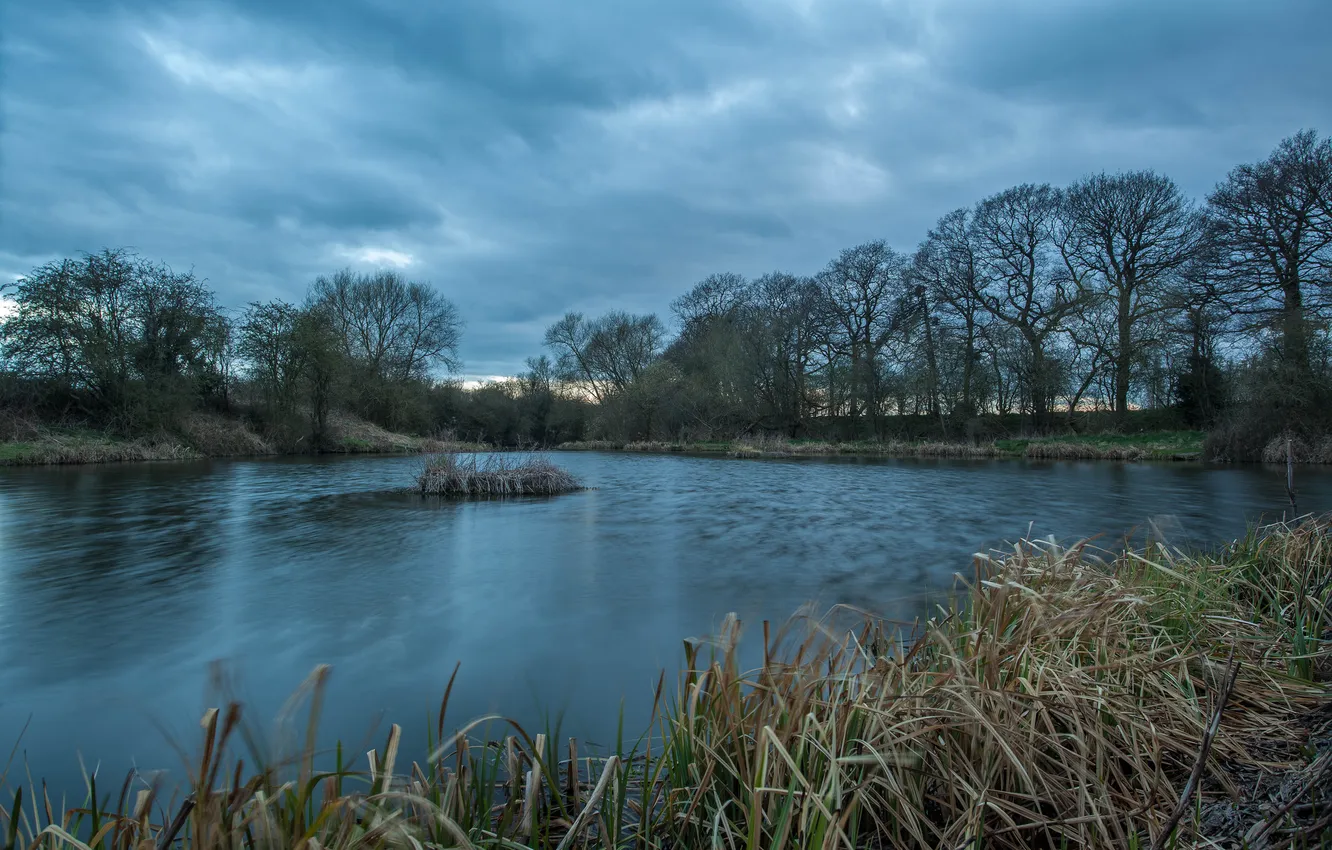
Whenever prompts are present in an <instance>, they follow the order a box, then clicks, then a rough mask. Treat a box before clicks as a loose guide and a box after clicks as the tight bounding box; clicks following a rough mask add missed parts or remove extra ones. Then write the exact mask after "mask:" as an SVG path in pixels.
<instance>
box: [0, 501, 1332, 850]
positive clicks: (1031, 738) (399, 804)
mask: <svg viewBox="0 0 1332 850" xmlns="http://www.w3.org/2000/svg"><path fill="white" fill-rule="evenodd" d="M1329 587H1332V517H1321V518H1315V517H1306V518H1304V519H1302V520H1300V521H1298V522H1297V523H1294V524H1290V525H1273V526H1267V527H1265V528H1262V529H1254V530H1252V531H1251V532H1250V533H1249V534H1248V535H1246V536H1245V537H1242V538H1240V539H1237V540H1234V541H1230V542H1227V543H1221V544H1219V545H1218V546H1217V548H1215V549H1213V550H1211V551H1207V552H1196V553H1193V554H1185V553H1182V552H1172V551H1168V550H1167V549H1166V548H1165V547H1163V546H1160V545H1156V544H1150V543H1149V544H1147V545H1146V546H1145V547H1143V548H1134V549H1128V548H1126V549H1112V550H1097V549H1095V548H1094V547H1092V546H1091V545H1089V544H1088V543H1087V542H1085V541H1084V542H1082V543H1078V544H1075V545H1072V546H1060V545H1058V544H1056V543H1055V542H1053V541H1020V542H1018V543H1017V544H1016V545H1015V546H1013V547H1010V548H1009V549H1007V550H1005V552H1001V553H995V554H993V555H988V556H987V555H977V556H976V557H975V560H974V561H973V574H972V577H970V578H967V579H965V580H964V582H963V584H962V586H961V587H959V588H957V592H956V593H955V594H953V595H952V596H950V601H947V602H944V603H942V604H941V606H940V608H939V609H938V613H937V614H936V615H935V616H933V617H931V618H930V619H929V620H927V621H925V622H917V623H916V624H915V625H914V626H907V627H906V628H905V631H903V630H902V629H901V627H899V626H898V625H894V624H889V623H885V622H883V621H881V620H878V619H876V618H873V617H870V616H868V615H861V614H858V613H856V612H853V611H849V610H847V609H833V611H831V612H829V613H828V614H826V615H823V616H815V615H813V614H810V613H808V612H806V613H804V614H801V613H798V614H797V615H796V616H795V617H793V618H792V620H790V621H789V622H788V623H787V624H786V625H785V626H780V627H777V628H772V629H770V626H769V624H768V623H767V622H764V623H762V624H757V623H751V624H749V626H750V628H749V631H748V632H747V633H746V634H747V636H746V637H745V638H744V640H743V641H742V640H741V623H740V621H739V620H738V619H737V618H736V617H735V615H733V614H732V615H728V616H727V617H726V619H725V620H724V621H723V622H722V624H721V626H720V629H719V630H718V632H717V634H715V635H713V636H712V637H710V638H706V639H691V640H687V641H686V642H685V649H684V663H683V664H682V665H681V667H680V668H679V670H678V673H679V678H678V680H677V679H672V678H669V677H668V676H667V675H666V674H665V673H663V675H662V678H661V680H660V683H659V684H658V686H657V691H656V694H657V696H656V701H655V704H654V708H653V711H652V718H651V720H650V722H649V724H648V728H647V730H646V731H645V732H644V734H643V736H642V737H638V738H635V737H634V736H633V735H632V734H631V735H630V737H628V738H624V739H623V742H622V743H619V744H616V745H615V747H613V748H610V749H603V748H596V749H590V748H589V747H588V746H587V745H586V744H585V743H582V742H576V741H573V740H568V741H565V740H557V739H555V738H554V737H553V736H552V735H551V734H550V733H551V732H552V730H550V729H549V728H547V729H546V730H545V734H535V735H529V734H528V733H527V732H526V731H524V730H523V729H522V728H521V727H519V726H517V725H513V726H510V727H508V728H507V729H506V730H505V731H504V732H501V733H499V737H498V738H495V737H492V736H491V733H490V731H489V730H487V729H486V728H483V727H482V726H480V725H478V724H480V723H481V721H482V720H485V719H487V718H481V719H479V720H478V719H473V718H467V717H448V718H447V719H446V715H447V707H448V694H449V692H451V690H452V687H453V683H452V679H451V680H450V683H449V686H448V688H447V689H446V690H445V694H444V700H443V703H442V704H441V706H440V709H439V712H438V716H437V718H436V717H431V718H429V720H428V722H427V727H428V729H427V732H426V735H425V738H426V741H425V743H426V745H427V746H426V751H427V752H428V753H429V754H430V755H429V757H428V758H425V759H424V760H423V761H419V762H418V761H413V759H414V758H416V756H415V753H416V750H417V747H416V746H415V745H414V744H407V743H404V739H403V729H402V727H400V726H398V725H396V724H394V725H393V726H392V727H391V729H390V731H389V734H388V737H387V740H386V741H385V742H384V746H383V747H382V748H380V747H376V748H375V749H374V750H373V751H372V752H370V753H368V754H366V756H364V757H362V758H361V759H360V760H357V759H356V758H355V756H354V755H352V754H351V753H348V754H347V755H346V756H344V753H343V750H342V748H341V745H339V746H338V748H337V750H336V760H337V764H336V769H335V770H332V771H325V769H324V767H323V765H324V763H325V762H329V761H331V760H332V759H333V757H334V753H331V752H325V751H322V750H320V751H316V750H315V748H314V741H315V725H316V724H317V718H318V716H319V714H320V706H321V701H322V699H323V693H324V686H325V682H326V681H327V676H328V673H329V668H328V667H326V666H322V665H321V666H319V667H317V668H316V669H315V671H314V672H313V673H312V675H311V676H310V677H309V679H307V681H306V683H305V684H304V685H302V686H301V689H300V691H298V695H299V703H300V704H298V703H297V702H293V703H291V708H292V709H293V711H294V713H293V714H291V715H288V716H289V717H292V718H297V717H299V716H308V717H309V718H310V720H309V722H308V724H306V725H305V728H304V729H303V730H302V729H301V726H302V723H303V722H302V721H300V720H298V719H294V720H293V723H294V724H295V725H294V726H293V727H292V728H291V731H293V732H296V733H298V734H296V735H295V736H294V737H292V738H291V740H292V741H293V744H292V747H293V749H292V751H290V752H288V751H286V750H284V751H283V752H279V753H274V754H272V755H274V756H277V758H276V759H275V760H264V759H262V758H260V759H258V760H256V758H255V754H253V753H249V752H246V751H245V747H244V746H243V745H242V742H241V739H242V738H244V737H245V735H246V732H245V730H246V729H247V728H248V724H247V721H246V720H245V719H244V718H243V714H242V708H241V706H240V704H239V703H232V704H231V705H229V706H222V707H220V708H215V709H210V710H209V711H208V712H207V713H206V714H205V715H204V718H203V722H202V731H203V735H202V739H203V740H202V742H201V745H200V744H196V752H202V756H201V757H200V758H201V762H200V763H198V764H196V765H194V767H193V768H191V770H190V774H191V780H192V781H193V782H194V785H193V787H189V786H187V787H188V788H189V790H190V791H191V792H192V793H190V794H189V796H188V797H187V798H186V799H185V800H182V799H180V798H179V797H176V798H173V799H171V800H166V799H156V800H154V798H153V794H154V791H153V790H144V791H142V792H140V796H139V797H138V799H133V798H130V799H126V798H124V797H123V796H122V799H121V802H120V803H119V804H118V807H117V804H114V803H111V802H110V800H108V803H107V804H105V805H104V806H99V807H98V809H99V811H98V812H97V813H95V814H93V813H90V812H89V810H88V808H86V807H79V804H78V802H77V800H76V801H75V802H73V803H71V804H70V806H69V808H67V809H65V810H63V811H62V810H61V809H52V808H51V807H49V806H47V807H46V809H45V811H43V810H42V808H41V807H39V806H36V805H34V806H32V807H31V808H32V811H31V814H28V813H27V812H26V811H25V814H24V816H23V818H22V820H21V821H12V820H11V821H9V822H8V823H6V820H7V815H8V813H7V812H6V811H5V810H4V809H3V808H0V832H5V831H8V832H9V834H10V835H13V834H14V832H15V831H16V832H17V833H18V834H19V835H20V836H21V837H22V839H23V846H35V843H36V841H37V840H38V839H39V837H44V839H45V840H44V841H43V842H42V844H43V846H49V847H60V848H73V847H76V846H78V845H77V844H75V843H74V841H73V839H74V838H75V837H86V836H87V835H89V834H91V833H96V832H98V830H99V824H101V827H100V828H102V829H106V830H108V833H106V835H109V834H110V831H114V832H115V838H114V839H113V840H112V841H111V843H110V844H109V845H107V846H115V847H120V846H138V845H139V844H141V843H143V842H146V841H150V840H151V841H153V842H154V843H155V845H156V846H159V847H160V846H170V845H171V843H172V842H171V839H172V838H174V837H177V836H179V835H185V836H189V837H190V838H189V839H188V840H187V841H186V843H185V844H184V845H183V846H184V847H186V848H190V847H195V846H196V844H195V842H196V841H197V837H198V836H200V835H207V836H210V837H211V838H214V839H218V840H225V842H224V843H232V842H233V840H234V842H235V843H240V842H241V841H242V839H243V838H246V837H249V836H252V835H253V833H254V831H256V830H257V831H259V833H258V834H257V835H254V836H253V837H257V838H258V839H260V841H259V843H258V844H257V845H256V846H303V845H304V844H306V843H308V844H309V846H315V841H317V842H318V846H322V847H325V848H330V850H342V848H351V847H353V846H362V844H361V843H362V842H365V841H366V840H367V839H368V838H370V837H373V838H374V839H376V840H377V842H382V843H381V844H380V846H432V847H469V846H473V847H474V846H498V845H496V841H495V839H496V838H503V839H505V841H504V842H501V843H502V844H503V845H504V846H514V847H554V846H559V847H568V846H585V847H588V848H590V850H599V849H600V850H610V848H613V847H623V846H647V847H696V846H709V845H713V844H716V843H720V844H721V845H722V846H736V847H759V846H761V847H809V846H827V843H828V842H829V841H831V837H832V836H834V835H835V836H836V837H837V841H835V842H833V843H835V844H836V845H837V846H845V847H852V848H861V847H864V848H872V847H884V846H901V847H933V846H949V847H955V846H968V845H970V844H973V843H975V844H980V843H983V844H984V846H986V847H989V848H998V850H1017V848H1022V847H1029V846H1046V845H1047V844H1048V845H1049V846H1056V847H1057V846H1078V847H1089V848H1094V849H1095V850H1100V848H1105V850H1109V848H1112V847H1115V848H1118V847H1127V846H1140V847H1147V846H1177V847H1203V846H1230V844H1229V843H1225V844H1217V843H1210V842H1233V841H1238V840H1241V839H1243V838H1245V837H1247V838H1248V839H1250V840H1249V841H1248V842H1247V843H1246V844H1245V846H1259V843H1258V842H1256V841H1255V840H1254V838H1255V836H1257V837H1260V838H1261V837H1263V836H1268V837H1270V838H1272V839H1278V838H1279V839H1291V840H1292V841H1293V837H1294V836H1297V835H1302V836H1304V837H1305V838H1306V839H1309V840H1310V842H1311V844H1310V846H1322V845H1321V844H1320V843H1319V841H1320V839H1325V838H1327V837H1328V835H1329V831H1330V830H1332V822H1330V821H1329V819H1328V818H1327V817H1326V816H1325V815H1326V804H1327V802H1328V798H1329V796H1332V774H1330V773H1329V770H1328V765H1329V764H1332V736H1329V734H1328V730H1329V709H1332V691H1330V690H1329V684H1328V683H1329V680H1330V679H1332V642H1329V640H1328V638H1327V635H1328V633H1329V632H1328V630H1327V629H1326V628H1325V627H1326V626H1328V625H1329V623H1328V617H1329V615H1328V613H1327V610H1328V606H1327V596H1328V594H1329V590H1328V588H1329ZM760 625H761V629H760V628H758V627H759V626H760ZM755 640H761V641H762V646H763V660H762V663H761V666H760V667H759V668H758V669H756V670H752V671H742V669H741V668H740V662H739V653H738V649H737V648H738V646H739V645H740V644H741V643H744V644H745V645H749V644H750V643H752V642H753V641H755ZM455 676H456V670H455ZM302 704H303V705H302ZM307 713H308V714H307ZM487 717H488V718H489V719H490V720H493V721H497V722H498V723H499V724H500V725H507V723H506V721H504V719H503V716H502V715H499V714H496V715H488V716H487ZM302 731H303V732H304V733H305V734H303V735H302V734H299V733H300V732H302ZM634 731H636V730H634ZM554 732H555V734H556V735H557V734H558V728H556V730H554ZM409 734H411V733H409ZM302 739H303V740H304V741H305V742H306V743H305V744H304V745H302V744H300V743H299V742H300V741H301V740H302ZM408 740H411V739H408ZM635 741H636V743H635ZM580 747H581V749H580ZM359 753H360V751H357V752H356V754H357V755H359ZM92 757H93V758H95V754H92ZM242 760H243V763H242ZM25 767H26V766H25ZM111 774H112V775H111V776H109V777H108V778H107V779H106V780H104V781H102V782H100V783H99V784H103V793H105V788H106V787H107V786H113V785H115V784H116V778H117V777H116V775H115V774H114V771H111ZM28 775H31V776H32V779H31V780H29V781H30V782H33V783H35V782H37V781H39V780H40V776H41V773H40V766H33V767H31V768H28V769H27V772H26V773H25V777H26V776H28ZM132 775H133V774H131V776H132ZM201 777H208V778H206V779H200V778H201ZM94 779H96V776H95V775H94ZM11 781H12V782H13V783H16V784H20V785H24V790H25V792H26V793H30V794H32V798H31V799H33V800H37V799H42V798H43V797H42V796H38V794H39V793H42V794H43V796H44V792H41V791H39V786H37V785H35V784H34V785H32V786H31V788H30V789H29V787H28V786H27V785H26V784H25V783H24V780H22V779H18V778H17V777H15V776H14V775H13V774H11ZM0 791H2V792H3V793H0V799H5V800H8V799H11V798H15V795H14V794H13V791H14V788H13V787H12V786H9V787H6V783H5V782H3V781H2V780H0ZM88 791H89V792H90V794H91V795H92V796H94V797H96V796H97V793H98V792H97V789H96V786H95V785H93V786H91V787H90V788H89V789H88ZM143 795H147V797H146V799H145V798H144V796H143ZM1302 798H1303V799H1305V800H1306V801H1307V802H1309V803H1311V805H1306V806H1299V807H1296V805H1295V804H1296V803H1297V802H1299V801H1300V800H1301V799H1302ZM29 799H30V798H28V797H27V796H24V797H23V800H24V802H28V800H29ZM110 799H114V798H110ZM1032 799H1038V800H1041V802H1042V805H1041V806H1040V807H1039V808H1037V807H1032V806H1030V805H1028V804H1027V801H1029V800H1032ZM1089 813H1090V814H1089ZM182 829H183V830H184V832H181V830H182ZM1172 834H1173V835H1174V837H1175V838H1176V839H1177V841H1178V843H1168V839H1170V837H1171V836H1172ZM103 837H105V835H103ZM982 838H983V842H982ZM122 839H123V840H122ZM714 839H716V840H715V841H714ZM211 843H213V842H210V846H211ZM91 845H92V846H99V847H100V846H103V845H102V843H101V842H100V841H95V842H92V843H91ZM1277 846H1286V845H1285V843H1284V841H1281V842H1280V843H1279V844H1278V845H1277ZM1292 846H1293V845H1292Z"/></svg>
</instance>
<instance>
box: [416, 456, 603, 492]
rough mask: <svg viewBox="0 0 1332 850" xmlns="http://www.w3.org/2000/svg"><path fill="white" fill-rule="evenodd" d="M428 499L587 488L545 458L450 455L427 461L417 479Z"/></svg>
mask: <svg viewBox="0 0 1332 850" xmlns="http://www.w3.org/2000/svg"><path fill="white" fill-rule="evenodd" d="M417 489H419V490H420V492H421V493H422V495H426V496H450V497H455V498H472V499H475V498H483V499H484V498H502V497H506V496H554V495H557V494H559V493H569V492H573V491H575V490H581V489H583V486H582V484H581V483H579V481H578V479H577V478H575V477H574V476H573V475H572V474H570V473H569V472H567V471H566V470H564V469H561V468H560V467H558V466H556V465H555V464H553V463H551V462H550V461H548V460H546V459H545V458H542V457H535V456H514V455H495V454H487V455H477V454H470V455H462V454H458V453H448V454H442V455H437V456H435V457H432V458H431V459H430V460H429V461H427V463H426V466H425V469H423V470H422V471H421V475H420V476H419V477H418V479H417Z"/></svg>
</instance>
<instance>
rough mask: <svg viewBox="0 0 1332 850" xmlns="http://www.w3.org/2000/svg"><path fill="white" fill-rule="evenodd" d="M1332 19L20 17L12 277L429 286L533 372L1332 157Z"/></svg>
mask: <svg viewBox="0 0 1332 850" xmlns="http://www.w3.org/2000/svg"><path fill="white" fill-rule="evenodd" d="M1329 33H1332V2H1328V0H1253V2H1226V0H1197V1H1196V2H1193V1H1192V0H1122V2H1097V0H1026V1H1025V2H1022V0H1019V2H1003V3H1000V2H992V0H917V2H878V1H877V0H666V1H665V2H653V3H647V2H631V0H559V1H558V2H556V0H487V1H486V2H482V0H476V2H473V0H429V2H427V0H363V2H352V1H351V0H327V2H310V3H308V4H306V3H302V4H294V3H282V2H280V1H275V2H268V1H267V0H240V2H199V3H179V4H177V3H133V2H129V3H123V4H111V3H105V2H82V3H81V2H71V0H42V2H40V3H38V2H22V0H19V2H12V3H5V4H3V5H0V62H3V65H2V66H0V74H2V76H0V115H2V116H3V125H0V157H2V159H0V278H2V279H3V280H12V279H13V278H14V277H16V276H17V275H20V274H22V273H24V272H26V271H28V270H30V269H31V268H32V267H33V266H35V265H38V264H40V263H43V262H46V261H47V260H50V259H53V258H56V257H59V256H69V255H76V254H78V253H79V252H82V251H95V250H97V249H99V248H101V247H103V246H108V247H117V246H131V247H133V248H135V249H136V250H138V251H139V252H140V253H142V254H144V255H145V256H148V257H150V258H153V259H161V260H165V261H167V262H169V263H170V264H172V265H173V266H174V267H176V268H178V269H179V268H189V267H193V268H194V269H195V271H196V273H198V274H199V275H200V276H201V277H204V278H206V279H207V280H208V281H209V282H210V284H211V285H212V287H213V288H214V289H215V290H216V292H217V293H218V297H219V299H220V300H221V301H222V302H223V303H224V304H225V305H227V306H228V307H234V308H240V307H241V306H243V305H244V304H245V303H246V302H248V301H252V300H262V299H269V298H275V297H281V298H287V299H290V300H299V299H300V298H301V297H302V296H303V294H304V291H305V288H306V286H307V285H308V283H309V282H310V280H311V279H312V278H313V277H314V276H315V275H317V274H320V273H323V272H329V271H332V270H334V269H337V268H339V267H342V266H344V265H351V266H353V267H357V268H364V269H373V268H376V267H386V266H388V267H398V268H401V269H402V270H403V271H404V272H406V273H407V274H408V275H409V276H411V277H413V278H416V279H421V280H428V281H430V282H432V283H433V284H434V285H435V286H437V287H438V288H439V289H440V290H442V291H443V292H444V293H445V294H446V295H447V296H448V297H450V298H452V299H453V300H454V301H455V302H457V304H458V305H459V307H460V308H461V310H462V312H463V314H464V316H465V317H466V319H467V329H466V332H465V335H464V341H463V346H462V352H461V353H462V357H463V360H464V364H465V365H464V373H465V374H467V375H470V376H482V375H503V374H513V373H514V372H515V371H516V370H518V369H520V368H521V364H522V361H523V359H524V358H525V357H526V356H528V355H532V354H537V353H539V352H540V345H541V335H542V331H543V329H544V328H545V326H546V325H547V324H548V323H550V322H551V321H553V320H554V319H555V318H557V317H558V316H559V315H560V314H562V313H563V312H565V311H566V310H570V309H575V310H583V311H588V312H599V311H602V310H606V309H610V308H623V309H628V310H634V311H648V310H652V311H658V312H661V313H662V314H663V315H665V312H666V308H667V305H668V304H669V302H670V301H671V299H673V298H674V297H675V296H677V295H678V294H680V293H681V292H683V291H685V290H687V289H688V288H689V287H690V286H691V285H692V284H693V283H694V282H695V281H697V280H698V279H699V278H701V277H703V276H705V275H707V274H709V273H711V272H714V271H727V270H730V271H737V272H740V273H743V274H746V275H757V274H761V273H763V272H766V271H770V270H773V269H778V268H780V269H785V270H789V271H793V272H799V273H808V272H813V271H815V270H817V269H818V268H820V267H821V266H823V264H824V263H825V262H826V261H827V260H828V259H829V258H830V257H831V256H832V255H833V254H834V253H835V252H836V251H837V250H839V249H841V248H843V247H847V246H850V245H853V244H856V243H858V242H862V241H865V240H868V239H874V238H885V239H887V240H888V241H889V242H890V243H891V244H893V245H895V246H896V247H898V248H900V249H902V250H910V249H911V248H913V247H914V246H915V244H916V243H917V242H918V241H919V239H920V238H921V237H922V236H923V235H924V233H925V231H926V230H927V229H928V228H929V226H930V225H931V224H932V223H933V222H934V220H935V219H937V218H938V217H939V216H940V215H942V214H943V213H945V212H947V211H948V210H949V209H952V208H954V207H957V206H961V205H965V204H970V203H972V202H974V201H975V200H977V199H979V198H981V197H983V196H984V195H986V194H989V193H992V192H995V191H998V190H1000V189H1003V188H1005V187H1006V186H1009V185H1011V184H1014V183H1018V182H1023V181H1050V182H1054V183H1065V182H1067V181H1069V180H1072V179H1074V178H1077V177H1079V176H1081V175H1083V174H1085V173H1088V172H1091V171H1099V170H1102V169H1104V170H1111V171H1113V170H1118V169H1127V168H1154V169H1157V170H1159V171H1162V172H1165V173H1167V174H1169V175H1171V176H1173V177H1174V178H1175V179H1176V180H1177V181H1179V183H1180V184H1181V185H1182V186H1183V187H1184V189H1185V190H1186V191H1188V192H1189V193H1191V194H1193V195H1195V196H1202V195H1203V194H1205V193H1206V192H1207V191H1208V190H1209V189H1210V188H1211V187H1212V185H1213V184H1215V183H1216V181H1217V180H1219V179H1220V178H1221V177H1222V176H1223V175H1224V174H1225V172H1226V171H1227V170H1228V169H1229V168H1230V167H1231V166H1233V165H1235V164H1237V163H1239V162H1244V161H1251V160H1254V159H1257V158H1260V157H1262V156H1264V155H1265V154H1266V153H1267V152H1268V151H1270V150H1271V148H1272V147H1274V146H1275V145H1276V143H1277V142H1278V141H1279V140H1280V139H1281V138H1282V137H1283V136H1286V135H1289V134H1291V133H1294V132H1295V131H1297V130H1299V129H1301V128H1305V127H1312V128H1315V129H1318V130H1319V131H1320V132H1321V133H1327V132H1329V131H1332V89H1330V88H1329V84H1328V79H1329V74H1330V73H1332V71H1329V68H1330V67H1332V66H1329V35H1328V34H1329Z"/></svg>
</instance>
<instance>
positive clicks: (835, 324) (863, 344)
mask: <svg viewBox="0 0 1332 850" xmlns="http://www.w3.org/2000/svg"><path fill="white" fill-rule="evenodd" d="M905 265H906V263H905V261H904V259H903V257H902V256H901V255H900V254H898V253H897V252H896V251H894V250H893V249H892V248H890V247H888V245H887V243H885V242H884V241H883V240H876V241H873V242H866V243H865V244H863V245H857V246H856V247H854V248H848V249H846V250H844V251H842V253H841V254H840V255H838V257H837V258H836V259H835V260H833V261H832V262H830V263H829V264H828V266H827V268H825V269H824V270H823V271H822V272H820V273H819V275H818V278H817V280H818V282H819V287H820V289H821V291H822V293H823V300H824V303H825V306H826V309H827V311H828V319H829V321H828V323H827V324H828V326H829V327H830V329H831V331H832V333H831V340H832V342H833V345H834V346H835V347H836V349H837V350H838V351H839V353H840V354H842V355H843V356H845V357H846V358H847V360H848V363H849V372H848V378H849V380H850V387H849V390H850V392H849V394H848V400H849V402H850V409H849V410H848V414H849V415H850V416H851V417H852V418H853V419H854V418H856V417H858V416H861V415H863V414H869V416H870V419H871V423H872V426H873V428H874V430H875V432H876V433H877V431H878V425H879V415H880V412H881V411H880V389H881V387H880V381H879V370H878V361H879V357H880V355H881V354H882V353H883V350H884V347H885V346H886V345H887V343H888V341H889V338H890V337H891V336H892V334H893V333H894V332H896V331H898V330H900V329H901V324H900V322H899V321H898V319H899V318H900V313H901V310H902V302H903V298H904V296H905V294H906V293H905V288H904V282H903V272H904V268H905Z"/></svg>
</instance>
